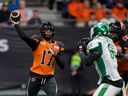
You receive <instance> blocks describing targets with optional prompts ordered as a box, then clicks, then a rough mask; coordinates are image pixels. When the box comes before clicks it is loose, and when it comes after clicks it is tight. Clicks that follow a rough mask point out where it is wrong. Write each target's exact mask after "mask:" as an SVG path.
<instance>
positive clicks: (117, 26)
mask: <svg viewBox="0 0 128 96" xmlns="http://www.w3.org/2000/svg"><path fill="white" fill-rule="evenodd" d="M109 26H110V29H111V33H116V34H117V35H111V38H112V39H113V41H114V42H117V41H119V40H121V39H122V37H123V36H124V35H125V25H124V24H123V22H121V21H118V20H115V21H114V22H112V23H110V24H109Z"/></svg>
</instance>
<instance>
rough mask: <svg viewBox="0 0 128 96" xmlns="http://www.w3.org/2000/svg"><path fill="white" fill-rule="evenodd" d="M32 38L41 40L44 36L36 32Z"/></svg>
mask: <svg viewBox="0 0 128 96" xmlns="http://www.w3.org/2000/svg"><path fill="white" fill-rule="evenodd" d="M31 38H32V39H36V40H41V39H42V36H40V35H39V34H36V35H33V36H32V37H31Z"/></svg>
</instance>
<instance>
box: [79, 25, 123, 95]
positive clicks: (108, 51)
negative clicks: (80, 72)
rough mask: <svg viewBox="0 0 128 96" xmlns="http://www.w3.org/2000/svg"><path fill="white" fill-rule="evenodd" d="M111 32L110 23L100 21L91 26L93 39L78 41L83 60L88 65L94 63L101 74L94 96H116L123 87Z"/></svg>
mask: <svg viewBox="0 0 128 96" xmlns="http://www.w3.org/2000/svg"><path fill="white" fill-rule="evenodd" d="M110 32H111V31H110V27H109V25H108V24H106V23H98V24H97V25H95V26H94V27H92V28H91V31H90V34H91V39H92V40H91V41H90V42H89V43H88V42H87V43H86V41H88V39H87V40H86V39H85V42H84V43H81V41H80V42H79V43H78V48H79V52H80V56H81V59H82V61H83V62H84V63H85V65H86V66H90V65H92V64H93V63H94V64H95V67H96V70H97V72H98V75H99V82H98V84H99V87H98V89H97V90H96V91H95V93H94V94H93V96H116V95H117V94H118V93H119V92H120V91H121V89H122V87H123V80H122V78H121V76H120V75H119V73H118V70H117V60H116V57H115V55H116V54H117V49H116V46H115V45H114V43H113V40H112V39H111V38H110V34H111V33H110ZM82 42H83V41H82ZM84 50H86V51H84Z"/></svg>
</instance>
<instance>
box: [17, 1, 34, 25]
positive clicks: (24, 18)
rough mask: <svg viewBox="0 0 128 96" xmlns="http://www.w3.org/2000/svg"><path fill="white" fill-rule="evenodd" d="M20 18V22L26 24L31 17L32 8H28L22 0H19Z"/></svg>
mask: <svg viewBox="0 0 128 96" xmlns="http://www.w3.org/2000/svg"><path fill="white" fill-rule="evenodd" d="M19 11H20V13H21V20H20V24H21V25H22V26H26V25H27V23H28V21H29V20H30V19H31V18H32V10H30V9H28V8H27V6H26V2H25V1H24V0H22V1H20V9H19Z"/></svg>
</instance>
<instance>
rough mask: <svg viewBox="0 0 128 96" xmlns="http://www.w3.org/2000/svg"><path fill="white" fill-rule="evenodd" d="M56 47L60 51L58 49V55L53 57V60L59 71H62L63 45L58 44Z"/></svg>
mask: <svg viewBox="0 0 128 96" xmlns="http://www.w3.org/2000/svg"><path fill="white" fill-rule="evenodd" d="M58 45H59V47H60V49H59V53H58V55H57V56H55V60H56V63H57V65H58V66H59V67H60V68H61V69H64V68H65V66H64V63H63V61H62V58H63V55H64V44H63V43H62V42H58Z"/></svg>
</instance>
